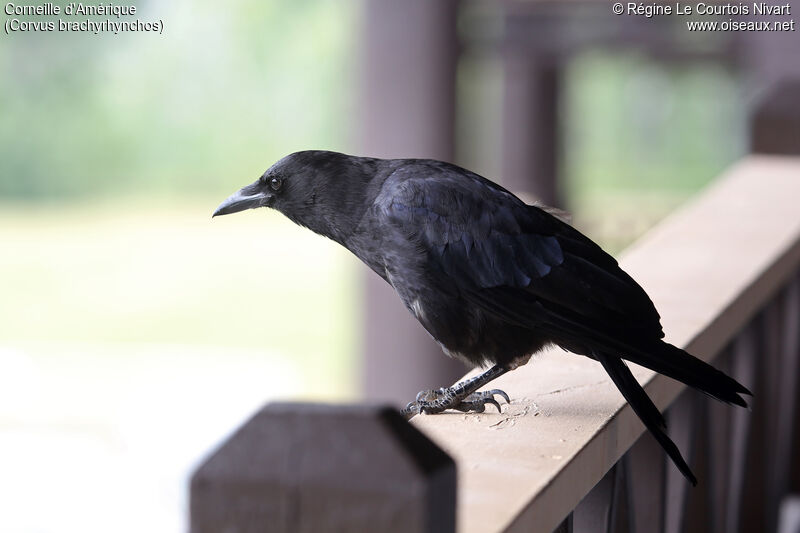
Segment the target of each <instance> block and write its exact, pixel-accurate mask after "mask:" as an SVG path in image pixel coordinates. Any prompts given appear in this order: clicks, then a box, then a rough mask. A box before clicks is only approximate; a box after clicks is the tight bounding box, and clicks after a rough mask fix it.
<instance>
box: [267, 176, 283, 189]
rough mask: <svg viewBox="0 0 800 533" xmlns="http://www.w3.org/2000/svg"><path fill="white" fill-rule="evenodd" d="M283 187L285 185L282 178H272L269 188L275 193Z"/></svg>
mask: <svg viewBox="0 0 800 533" xmlns="http://www.w3.org/2000/svg"><path fill="white" fill-rule="evenodd" d="M281 185H283V180H282V179H280V178H272V179H271V180H269V188H270V189H272V190H273V191H277V190H279V189H280V188H281Z"/></svg>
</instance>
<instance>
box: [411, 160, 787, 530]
mask: <svg viewBox="0 0 800 533" xmlns="http://www.w3.org/2000/svg"><path fill="white" fill-rule="evenodd" d="M798 176H800V159H799V158H788V157H767V156H752V157H749V158H747V159H745V160H743V161H742V162H741V163H739V164H737V165H736V166H735V167H734V168H733V169H731V170H730V171H729V172H728V173H727V174H726V175H725V176H723V177H722V178H721V179H719V180H718V181H717V182H715V183H714V184H712V185H711V186H710V187H709V188H708V189H707V190H706V191H705V192H703V193H701V194H700V195H698V197H697V198H696V199H694V200H693V201H691V202H690V203H689V204H688V205H686V206H685V207H683V208H682V209H680V210H679V211H677V212H676V213H674V214H672V215H671V216H669V217H668V218H667V219H665V220H664V221H663V222H662V223H661V224H660V225H658V226H657V227H656V228H654V229H653V230H651V231H650V232H648V233H647V235H645V237H644V238H642V239H641V240H640V241H638V242H637V243H636V244H634V245H633V246H632V247H631V248H630V249H628V251H627V252H626V253H625V254H624V257H623V258H622V262H621V263H622V266H623V268H625V270H627V271H628V272H629V273H630V274H631V275H632V276H633V277H634V278H635V279H637V280H638V281H639V282H640V283H641V284H642V286H643V287H644V288H645V290H647V292H648V293H649V294H650V296H651V297H652V299H653V301H654V302H655V304H656V307H657V308H658V309H659V311H660V312H661V315H662V317H663V320H662V322H663V325H664V329H665V331H666V333H667V340H668V341H669V342H672V343H674V344H676V345H677V346H682V347H684V348H686V349H687V350H689V351H690V352H692V353H693V354H695V355H697V356H698V357H700V358H702V359H704V360H707V361H710V360H713V358H714V357H715V356H716V355H717V354H718V353H719V352H720V351H721V350H722V349H723V348H724V347H725V346H726V345H727V344H728V343H729V342H730V341H731V340H732V338H733V337H734V336H735V335H736V334H737V333H738V332H739V331H741V330H742V328H743V327H744V326H745V324H747V323H748V322H749V321H750V320H751V319H752V317H753V316H754V314H755V313H756V312H758V311H759V310H760V309H761V308H762V307H763V306H764V304H765V303H766V302H767V301H769V300H770V299H771V298H773V297H774V296H775V294H776V292H777V291H778V290H779V289H780V288H781V287H783V286H785V285H786V284H787V283H788V281H789V280H790V279H791V277H792V276H793V275H794V274H795V273H796V272H797V270H798V268H800V210H798V208H797V198H800V179H798ZM632 367H633V371H634V374H635V375H636V376H637V378H638V379H639V380H640V381H641V382H643V383H645V388H646V390H647V392H648V394H649V395H650V397H651V398H653V400H654V402H655V403H656V405H657V406H658V407H659V408H660V409H662V410H663V409H665V408H666V407H667V406H668V405H669V404H670V403H671V402H672V401H673V400H674V399H675V398H676V396H677V395H678V394H679V393H680V392H681V391H682V390H683V389H684V388H685V387H684V386H683V385H681V384H679V383H677V382H675V381H672V380H670V379H668V378H665V377H663V376H659V375H654V373H653V372H651V371H649V370H646V369H643V368H640V367H636V366H635V365H632ZM745 385H749V384H748V383H745ZM493 386H495V387H498V388H502V389H504V390H505V391H506V392H508V393H509V394H510V395H511V397H512V403H511V404H510V405H508V406H505V407H504V408H503V413H502V414H494V413H484V414H480V415H475V414H469V415H464V414H449V413H448V414H443V415H436V416H419V417H415V418H414V419H413V421H412V423H413V424H414V425H415V426H416V427H418V428H420V429H421V430H423V431H424V432H425V433H426V434H428V435H429V436H430V437H431V438H432V439H433V440H434V441H435V442H437V443H439V444H440V445H441V446H442V447H443V448H444V449H445V451H447V452H448V453H449V454H450V455H451V456H453V457H454V458H455V459H456V462H457V465H458V469H459V476H460V477H459V504H458V524H459V531H461V532H464V533H472V532H493V531H520V532H522V531H524V532H531V531H542V532H547V533H550V532H551V531H553V529H555V528H556V527H557V526H558V525H559V524H560V523H561V522H562V521H563V520H564V518H565V517H566V516H567V515H568V514H569V513H570V511H572V509H574V508H575V506H576V505H577V504H578V502H580V501H581V499H582V498H583V497H584V496H585V495H586V494H587V493H588V492H589V491H590V490H591V488H592V487H594V486H595V485H596V484H597V483H598V482H599V481H600V479H602V477H603V476H604V475H605V473H606V472H607V471H608V470H609V469H610V468H611V467H612V466H613V465H614V464H615V463H616V462H617V460H618V459H619V458H620V457H621V456H622V454H623V453H625V452H626V451H627V450H628V449H629V448H630V447H631V446H632V445H633V443H634V442H635V441H636V440H637V439H638V437H639V436H640V435H641V434H642V432H643V426H642V424H641V423H640V422H639V420H638V419H637V418H636V416H635V414H634V413H633V411H632V410H631V409H630V408H629V407H628V406H627V405H626V404H625V402H624V401H623V399H622V397H621V395H620V394H619V393H618V392H617V390H616V389H615V387H614V386H613V384H612V383H611V381H610V379H609V378H608V377H607V376H606V374H605V372H603V370H602V368H601V367H600V365H598V364H597V363H595V362H593V361H591V360H589V359H587V358H584V357H579V356H575V355H571V354H568V353H564V352H563V351H561V350H557V349H552V350H546V351H545V352H543V353H542V354H541V355H538V356H537V357H536V358H534V359H533V360H532V361H531V362H530V363H529V364H527V365H526V366H524V367H522V368H520V369H518V370H515V371H514V372H510V373H509V374H506V375H505V376H502V377H501V378H499V379H498V380H496V382H494V383H493ZM729 409H735V408H734V407H730V408H729ZM742 413H746V412H745V411H742ZM687 451H688V450H687ZM700 482H701V483H704V482H708V480H700Z"/></svg>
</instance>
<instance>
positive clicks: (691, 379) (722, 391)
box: [620, 341, 752, 407]
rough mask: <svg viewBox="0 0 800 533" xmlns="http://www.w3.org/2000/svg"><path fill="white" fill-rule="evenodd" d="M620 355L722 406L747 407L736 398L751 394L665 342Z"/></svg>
mask: <svg viewBox="0 0 800 533" xmlns="http://www.w3.org/2000/svg"><path fill="white" fill-rule="evenodd" d="M620 355H621V356H622V357H623V358H624V359H627V360H628V361H631V362H634V363H636V364H638V365H641V366H644V367H647V368H649V369H650V370H655V371H656V372H658V373H659V374H664V375H665V376H669V377H671V378H672V379H676V380H678V381H680V382H682V383H685V384H686V385H689V386H690V387H693V388H695V389H698V390H700V391H702V392H704V393H706V394H708V395H709V396H712V397H714V398H716V399H718V400H721V401H723V402H725V403H730V404H735V405H739V406H742V407H747V402H746V401H745V400H744V398H742V397H741V396H740V395H741V394H747V395H752V393H751V392H750V391H749V390H747V388H746V387H744V386H743V385H742V384H741V383H739V382H738V381H736V380H735V379H733V378H732V377H730V376H728V375H726V374H725V373H723V372H721V371H719V370H717V369H716V368H714V367H713V366H711V365H709V364H708V363H706V362H705V361H701V360H700V359H698V358H696V357H694V356H693V355H690V354H688V353H686V352H685V351H683V350H681V349H680V348H678V347H676V346H673V345H671V344H669V343H666V342H661V341H658V342H657V343H654V345H653V346H651V347H650V348H649V349H633V350H624V351H621V352H620Z"/></svg>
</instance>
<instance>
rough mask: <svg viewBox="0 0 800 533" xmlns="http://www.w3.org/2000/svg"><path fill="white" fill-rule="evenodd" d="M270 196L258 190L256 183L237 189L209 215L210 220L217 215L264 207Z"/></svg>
mask: <svg viewBox="0 0 800 533" xmlns="http://www.w3.org/2000/svg"><path fill="white" fill-rule="evenodd" d="M270 196H271V195H269V194H267V193H265V192H264V191H261V190H259V187H258V186H257V183H254V184H252V185H248V186H247V187H244V188H242V189H239V190H238V191H236V192H235V193H233V194H232V195H230V196H228V198H227V199H226V200H225V201H224V202H222V203H221V204H219V207H217V210H216V211H214V214H213V215H211V218H214V217H216V216H219V215H228V214H230V213H238V212H239V211H244V210H245V209H253V208H256V207H262V206H265V205H267V204H269V201H270Z"/></svg>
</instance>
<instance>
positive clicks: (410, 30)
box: [359, 0, 464, 404]
mask: <svg viewBox="0 0 800 533" xmlns="http://www.w3.org/2000/svg"><path fill="white" fill-rule="evenodd" d="M458 3H459V2H458V0H436V1H435V2H431V1H430V0H404V1H402V2H398V1H396V0H370V1H369V2H365V3H364V4H363V5H364V15H363V19H364V20H363V28H364V29H363V34H364V36H363V46H362V49H363V50H364V57H363V58H362V61H361V64H362V69H363V72H362V73H361V79H362V94H363V101H362V103H361V105H360V109H362V113H363V115H362V116H361V117H360V122H361V131H360V139H359V144H360V145H361V147H362V148H361V151H362V153H363V154H364V155H371V156H376V157H389V158H392V157H422V158H433V159H442V160H445V161H452V160H453V157H454V153H455V90H456V63H457V60H458V38H457V34H456V15H457V13H458ZM364 287H365V291H364V292H365V298H364V311H363V313H364V340H363V349H362V353H363V364H364V370H363V390H364V394H365V396H366V397H367V398H369V399H371V400H380V401H390V402H395V403H397V404H405V402H409V401H411V400H413V399H414V396H415V395H416V393H417V392H419V391H420V390H421V389H430V388H438V387H442V386H448V385H451V384H452V383H453V382H454V381H455V380H456V379H457V378H458V377H459V376H460V375H461V374H463V373H464V366H463V365H462V364H460V363H458V362H456V361H454V360H451V359H449V358H447V357H446V356H444V355H443V354H442V351H441V349H439V347H438V346H437V345H436V343H434V342H433V340H432V339H431V338H430V337H429V336H428V335H427V333H426V332H425V330H424V329H423V328H422V326H420V325H419V324H418V323H417V321H416V320H415V319H414V318H413V317H412V316H411V314H410V313H409V312H408V311H407V310H406V309H405V307H403V304H402V303H401V302H400V299H399V298H398V297H397V295H396V294H394V291H393V290H392V288H391V287H390V286H389V285H387V284H386V283H385V282H384V281H383V280H382V279H380V278H378V276H376V275H375V274H373V273H372V272H366V271H365V273H364Z"/></svg>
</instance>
